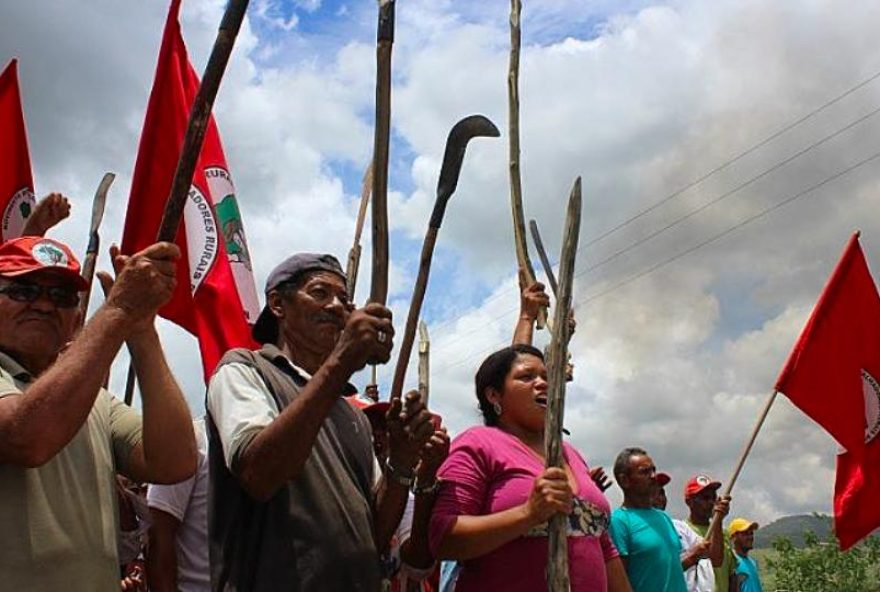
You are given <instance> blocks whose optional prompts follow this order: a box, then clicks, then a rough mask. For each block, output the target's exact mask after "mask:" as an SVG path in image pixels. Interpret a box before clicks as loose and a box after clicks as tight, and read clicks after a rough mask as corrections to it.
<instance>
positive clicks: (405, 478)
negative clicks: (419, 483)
mask: <svg viewBox="0 0 880 592" xmlns="http://www.w3.org/2000/svg"><path fill="white" fill-rule="evenodd" d="M385 474H386V475H388V478H389V479H391V480H392V481H394V482H395V483H397V484H398V485H400V486H401V487H406V488H407V489H409V488H410V487H412V486H413V483H415V482H416V476H415V474H414V473H409V474H407V473H404V472H403V471H400V470H398V469H395V468H394V466H392V464H391V459H390V458H386V459H385Z"/></svg>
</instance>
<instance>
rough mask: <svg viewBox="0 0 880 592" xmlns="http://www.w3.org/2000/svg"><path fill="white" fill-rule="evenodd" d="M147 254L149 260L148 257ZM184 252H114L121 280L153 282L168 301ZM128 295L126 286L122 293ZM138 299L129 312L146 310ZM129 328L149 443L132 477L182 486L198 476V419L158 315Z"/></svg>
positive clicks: (133, 460)
mask: <svg viewBox="0 0 880 592" xmlns="http://www.w3.org/2000/svg"><path fill="white" fill-rule="evenodd" d="M143 254H146V255H143ZM179 256H180V250H179V249H178V248H177V247H176V246H175V245H172V244H170V243H160V244H157V245H153V247H149V248H148V249H147V250H144V251H143V252H142V254H139V255H135V256H133V257H128V256H126V255H121V254H120V252H119V248H118V247H117V246H116V245H113V246H111V247H110V258H111V260H112V261H113V267H114V269H115V271H116V273H117V275H119V276H120V277H121V274H122V273H124V272H125V271H126V270H129V273H134V274H139V275H140V276H141V278H142V280H143V281H149V282H150V283H151V284H152V285H153V287H154V289H156V290H158V291H159V292H160V293H161V294H162V295H163V298H164V300H163V302H164V301H167V300H168V298H170V297H171V295H172V293H173V292H174V287H175V285H176V272H177V266H176V264H175V261H176V259H177V258H178V257H179ZM98 279H99V280H100V281H101V284H102V287H103V288H104V292H105V293H107V294H108V299H109V298H112V297H113V294H114V289H115V290H116V291H117V292H118V291H119V288H117V284H118V283H119V282H117V281H114V280H113V278H112V277H111V276H110V274H108V273H106V272H99V273H98ZM121 288H122V289H124V288H125V286H122V287H121ZM136 298H137V295H133V296H132V297H131V298H129V300H131V302H130V303H129V304H128V306H130V307H132V308H135V309H136V308H137V307H144V306H145V305H144V303H140V302H138V301H137V299H136ZM157 310H158V308H155V309H153V314H152V315H151V316H148V317H145V318H144V319H142V320H141V321H140V322H136V323H133V324H132V325H131V326H130V327H129V333H128V336H127V339H126V343H127V344H128V349H129V352H130V353H131V359H132V363H133V364H134V367H135V371H136V372H137V379H138V384H139V386H140V390H141V397H142V399H143V409H142V411H143V440H142V442H141V443H140V444H137V445H135V446H134V448H132V451H131V452H130V453H129V456H128V459H127V462H126V471H125V472H126V474H127V475H128V476H129V477H131V478H132V479H134V480H135V481H140V482H145V483H177V482H178V481H183V480H184V479H186V478H187V477H189V476H191V475H192V474H193V472H194V471H195V470H196V462H197V453H196V441H195V435H194V434H193V428H192V417H191V415H190V412H189V407H188V406H187V404H186V400H185V399H184V396H183V393H182V392H181V391H180V387H179V386H178V385H177V381H176V380H175V379H174V376H173V375H172V374H171V370H170V369H169V368H168V364H167V362H166V361H165V354H164V352H163V351H162V344H161V342H160V341H159V335H158V333H156V326H155V313H156V311H157Z"/></svg>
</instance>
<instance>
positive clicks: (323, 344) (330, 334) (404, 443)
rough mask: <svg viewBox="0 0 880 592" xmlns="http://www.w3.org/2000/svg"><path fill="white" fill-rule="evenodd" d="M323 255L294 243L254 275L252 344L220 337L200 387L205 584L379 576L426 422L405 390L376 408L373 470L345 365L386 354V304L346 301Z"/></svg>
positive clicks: (331, 590)
mask: <svg viewBox="0 0 880 592" xmlns="http://www.w3.org/2000/svg"><path fill="white" fill-rule="evenodd" d="M345 279H346V278H345V273H344V272H343V271H342V267H341V266H340V265H339V262H338V261H337V260H336V259H335V258H334V257H333V256H332V255H318V254H312V253H300V254H298V255H293V256H292V257H289V258H288V259H286V260H285V261H283V262H282V263H281V264H280V265H278V267H276V268H275V270H273V271H272V273H271V274H270V275H269V278H268V280H267V281H266V306H265V308H264V309H263V312H262V313H261V314H260V317H259V318H258V319H257V323H256V324H255V326H254V329H253V335H254V338H255V339H256V340H257V341H258V342H260V343H262V344H263V347H262V349H260V350H258V351H250V350H243V349H239V350H233V351H231V352H229V353H227V355H226V356H224V358H223V359H222V360H221V362H220V364H219V366H218V369H217V370H216V372H215V374H214V376H213V378H212V379H211V382H210V386H209V388H208V419H209V434H210V444H209V447H208V448H209V457H210V464H211V481H212V483H211V500H212V501H211V507H210V509H209V531H210V539H211V570H212V574H211V579H212V586H213V588H214V590H228V591H232V590H235V591H236V592H243V591H261V590H299V591H321V592H336V591H339V592H343V591H345V592H350V591H358V590H363V591H369V592H374V591H376V590H378V589H379V586H380V580H381V574H380V561H379V557H380V554H381V553H382V552H383V551H385V550H386V548H387V546H388V543H389V541H390V539H391V536H392V534H393V532H394V530H395V529H396V528H397V525H398V523H399V522H400V518H401V516H402V514H403V510H404V507H405V505H406V499H407V494H408V489H409V487H410V486H411V485H412V484H413V481H414V469H415V465H416V463H417V461H418V458H419V452H420V450H421V449H422V446H423V445H424V444H425V443H426V442H427V441H428V440H429V438H430V437H431V436H432V435H433V433H434V428H433V425H432V424H431V418H430V414H429V413H428V411H427V409H425V407H424V405H422V404H421V402H420V400H419V396H418V393H417V392H412V393H409V394H408V395H407V396H406V397H405V400H404V401H403V402H401V401H400V400H397V401H393V402H392V403H391V408H390V409H389V412H388V422H389V454H388V460H387V462H386V464H385V467H384V471H383V470H382V469H381V468H380V467H379V466H378V463H377V462H376V457H375V455H374V454H373V448H372V442H371V434H370V423H369V421H368V420H367V418H366V417H365V416H364V414H363V412H362V411H360V410H358V409H355V408H354V407H353V406H352V405H350V404H349V403H348V402H347V401H346V399H345V395H351V394H352V393H353V391H354V387H352V386H351V385H350V384H349V380H350V378H351V375H352V374H354V373H355V372H356V371H358V370H360V369H361V368H363V367H364V366H365V365H366V364H367V363H377V362H378V363H382V362H385V361H387V360H388V358H389V356H390V353H391V338H392V336H393V334H394V329H393V328H392V325H391V312H390V311H389V310H388V309H387V308H385V307H384V306H382V305H380V304H368V305H367V306H365V307H364V308H362V309H359V310H355V309H354V306H353V305H352V304H351V302H350V299H349V294H348V293H347V291H346V281H345Z"/></svg>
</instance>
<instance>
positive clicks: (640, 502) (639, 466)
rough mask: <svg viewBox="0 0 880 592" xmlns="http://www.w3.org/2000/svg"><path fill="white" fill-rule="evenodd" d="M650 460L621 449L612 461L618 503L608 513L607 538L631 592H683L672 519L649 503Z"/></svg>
mask: <svg viewBox="0 0 880 592" xmlns="http://www.w3.org/2000/svg"><path fill="white" fill-rule="evenodd" d="M656 475H657V469H656V467H655V466H654V461H653V460H651V457H650V456H648V453H647V452H645V450H644V449H642V448H624V449H623V451H621V452H620V454H618V455H617V460H615V461H614V478H615V480H616V481H617V484H618V485H619V486H620V488H621V489H622V490H623V506H622V507H620V508H617V509H616V510H614V512H612V513H611V538H612V539H613V540H614V545H615V546H616V547H617V550H618V551H619V552H620V558H621V560H623V564H624V566H625V567H626V575H627V577H628V578H629V582H630V585H631V586H632V589H633V592H687V587H686V585H685V581H684V572H683V571H682V567H681V560H680V559H679V554H680V553H681V544H680V543H679V541H678V535H677V534H676V533H675V528H674V527H673V525H672V520H671V519H670V518H669V516H668V515H667V514H666V512H664V511H663V510H658V509H657V508H655V507H654V506H653V503H654V501H655V499H656V496H657V492H658V489H659V485H658V483H657V480H656Z"/></svg>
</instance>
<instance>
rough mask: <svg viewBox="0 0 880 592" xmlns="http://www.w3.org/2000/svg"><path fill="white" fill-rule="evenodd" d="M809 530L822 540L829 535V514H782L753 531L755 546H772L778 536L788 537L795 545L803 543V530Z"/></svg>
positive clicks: (761, 547) (760, 547)
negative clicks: (777, 518)
mask: <svg viewBox="0 0 880 592" xmlns="http://www.w3.org/2000/svg"><path fill="white" fill-rule="evenodd" d="M807 530H810V531H812V532H813V533H814V534H815V535H816V536H818V537H819V538H820V539H822V540H827V538H828V537H829V536H830V535H831V516H826V515H824V514H802V515H799V516H783V517H782V518H780V519H779V520H776V521H775V522H771V523H770V524H767V525H764V524H762V525H761V526H760V528H758V530H757V531H756V532H755V548H757V549H766V548H770V547H772V546H773V540H774V539H776V538H779V537H785V538H787V539H789V540H790V541H791V542H792V543H794V545H795V546H796V547H800V546H803V544H804V531H807Z"/></svg>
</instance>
